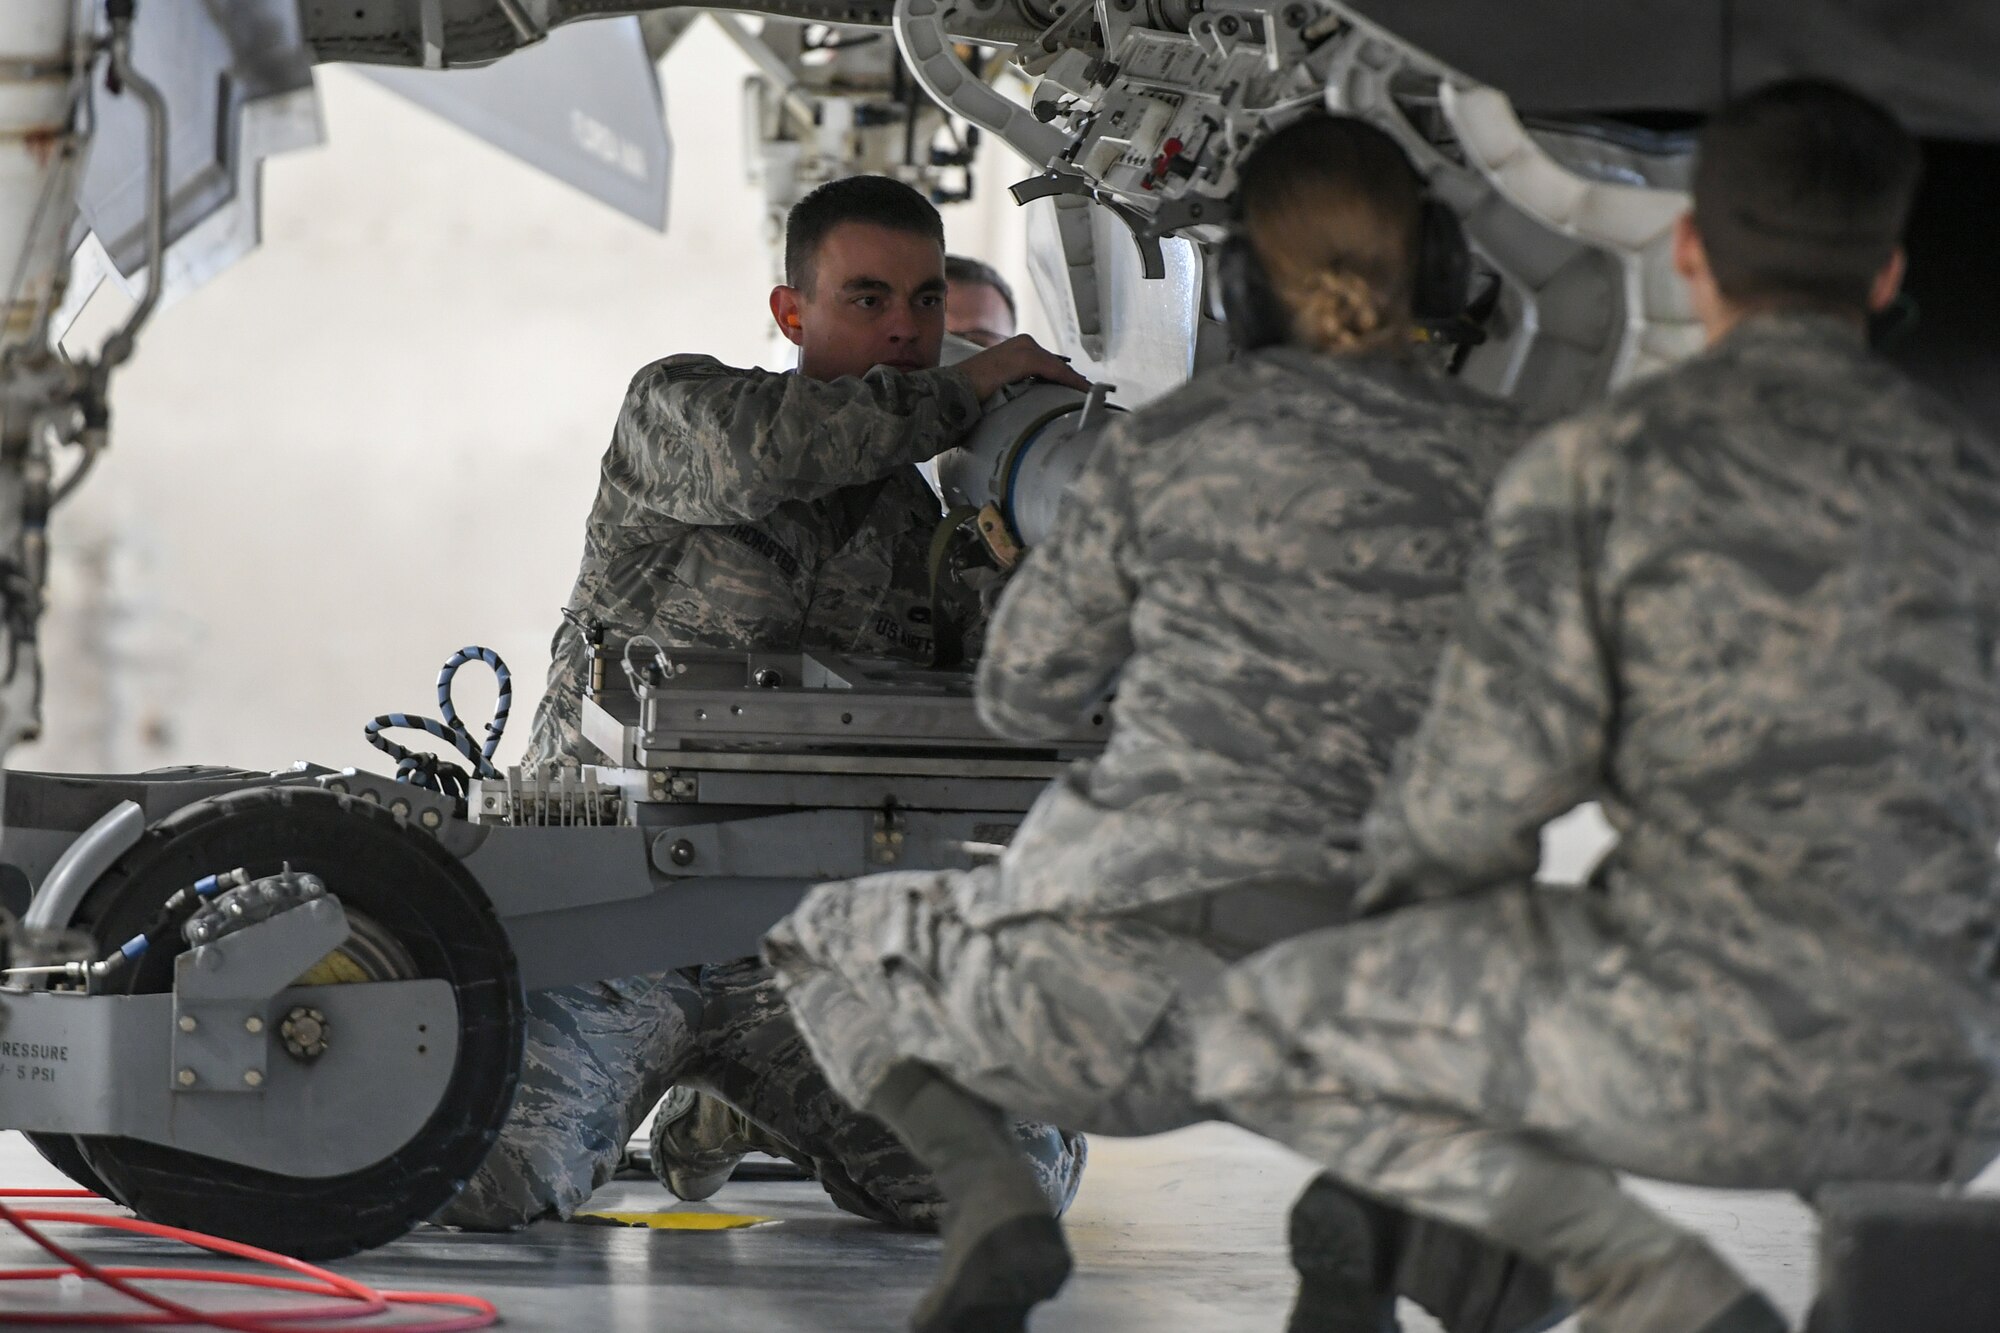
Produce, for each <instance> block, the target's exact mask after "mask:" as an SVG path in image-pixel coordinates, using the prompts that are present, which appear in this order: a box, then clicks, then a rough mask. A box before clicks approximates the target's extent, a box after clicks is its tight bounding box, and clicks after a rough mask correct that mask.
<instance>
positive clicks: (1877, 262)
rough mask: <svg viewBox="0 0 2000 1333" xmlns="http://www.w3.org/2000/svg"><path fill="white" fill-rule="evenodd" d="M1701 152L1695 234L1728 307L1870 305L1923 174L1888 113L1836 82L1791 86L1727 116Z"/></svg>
mask: <svg viewBox="0 0 2000 1333" xmlns="http://www.w3.org/2000/svg"><path fill="white" fill-rule="evenodd" d="M1698 151H1699V155H1698V157H1697V159H1696V162H1695V172H1694V224H1695V230H1696V231H1698V232H1700V233H1701V240H1702V248H1703V249H1704V250H1705V251H1706V252H1707V254H1708V264H1709V270H1710V271H1711V272H1712V273H1713V274H1714V275H1715V283H1716V286H1717V288H1719V289H1720V290H1721V292H1722V294H1723V295H1724V296H1725V297H1728V298H1729V299H1730V300H1732V301H1737V302H1743V303H1770V302H1777V303H1782V304H1799V305H1814V306H1828V307H1834V308H1839V309H1843V310H1846V309H1865V308H1866V307H1867V304H1868V295H1869V291H1870V288H1871V287H1872V286H1873V284H1874V279H1875V275H1876V274H1877V273H1880V272H1881V271H1882V266H1883V265H1884V264H1886V263H1888V262H1889V259H1890V257H1891V256H1892V255H1894V254H1895V252H1896V247H1897V245H1898V244H1899V243H1900V242H1901V240H1902V235H1903V224H1904V222H1905V221H1907V220H1908V218H1909V215H1910V203H1911V201H1912V199H1913V198H1914V197H1915V195H1916V191H1917V177H1918V175H1919V174H1920V173H1921V171H1922V166H1923V163H1922V155H1921V153H1920V151H1919V150H1918V148H1917V142H1916V140H1915V139H1913V138H1911V137H1910V134H1909V132H1908V131H1907V130H1905V129H1904V128H1903V127H1902V126H1901V125H1899V124H1897V122H1896V118H1895V117H1894V116H1893V115H1891V114H1890V113H1889V112H1888V110H1886V109H1885V108H1883V107H1881V106H1879V105H1877V104H1876V103H1874V102H1872V101H1870V100H1869V99H1868V98H1866V97H1863V96H1862V95H1861V94H1859V93H1857V92H1854V91H1852V90H1851V89H1848V88H1843V87H1841V86H1840V85H1839V84H1836V83H1829V82H1827V81H1825V80H1821V79H1787V80H1785V81H1783V82H1780V83H1774V84H1771V85H1769V86H1767V87H1765V88H1761V89H1759V90H1758V91H1756V92H1754V93H1750V94H1749V95H1747V96H1745V97H1742V98H1739V99H1738V100H1736V101H1734V102H1731V103H1730V104H1729V105H1728V106H1726V107H1724V108H1723V109H1722V110H1721V111H1719V112H1717V113H1716V114H1715V115H1714V116H1713V117H1712V118H1711V119H1710V120H1709V122H1708V124H1707V125H1706V126H1705V127H1704V128H1703V129H1702V132H1701V139H1700V144H1699V150H1698Z"/></svg>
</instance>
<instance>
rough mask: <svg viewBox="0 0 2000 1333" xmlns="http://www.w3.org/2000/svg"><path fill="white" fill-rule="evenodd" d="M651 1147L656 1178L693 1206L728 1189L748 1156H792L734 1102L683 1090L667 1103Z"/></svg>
mask: <svg viewBox="0 0 2000 1333" xmlns="http://www.w3.org/2000/svg"><path fill="white" fill-rule="evenodd" d="M650 1142H651V1145H652V1153H653V1175H654V1177H655V1178H656V1179H657V1180H658V1181H659V1182H660V1183H661V1184H662V1185H665V1186H666V1187H667V1189H668V1191H669V1192H670V1193H672V1195H673V1196H674V1197H675V1198H676V1199H681V1200H684V1201H686V1202H688V1203H699V1202H701V1201H702V1200H703V1199H706V1198H709V1197H710V1196H712V1195H713V1194H714V1193H715V1192H716V1191H717V1190H719V1189H721V1188H722V1187H723V1186H724V1185H726V1184H728V1183H729V1177H730V1176H731V1175H732V1174H733V1173H734V1172H735V1170H736V1166H737V1163H739V1162H741V1161H742V1160H743V1158H744V1156H745V1154H747V1153H753V1152H764V1153H770V1154H771V1155H773V1156H776V1157H782V1156H785V1155H787V1154H786V1149H785V1145H784V1144H782V1143H780V1142H778V1141H777V1139H776V1138H775V1137H774V1136H772V1135H770V1134H768V1133H766V1132H765V1131H764V1129H763V1128H762V1127H761V1126H759V1125H758V1124H757V1123H756V1122H755V1121H753V1120H751V1119H750V1118H749V1117H748V1116H746V1115H744V1114H743V1113H742V1112H741V1111H739V1110H737V1109H736V1108H735V1107H733V1106H731V1105H730V1104H729V1103H728V1102H725V1101H721V1100H719V1099H718V1098H715V1097H710V1096H708V1095H706V1094H704V1093H700V1092H696V1091H695V1090H694V1089H693V1088H687V1087H678V1086H677V1087H673V1088H669V1089H668V1090H667V1095H666V1096H665V1097H664V1098H662V1099H661V1101H660V1109H659V1112H658V1113H657V1114H656V1115H655V1116H654V1117H653V1132H652V1136H651V1139H650Z"/></svg>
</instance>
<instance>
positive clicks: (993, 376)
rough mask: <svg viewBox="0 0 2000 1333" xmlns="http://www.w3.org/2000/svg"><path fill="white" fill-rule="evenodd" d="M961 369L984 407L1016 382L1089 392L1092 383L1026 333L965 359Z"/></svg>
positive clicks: (959, 366)
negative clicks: (1044, 381) (1042, 383)
mask: <svg viewBox="0 0 2000 1333" xmlns="http://www.w3.org/2000/svg"><path fill="white" fill-rule="evenodd" d="M958 368H959V369H960V370H962V371H964V372H965V377H966V378H967V379H969V380H971V381H972V387H973V389H974V391H976V392H977V393H978V394H979V401H980V402H982V403H983V402H985V401H986V400H987V399H988V398H991V397H992V396H993V395H994V394H996V393H998V392H999V391H1000V390H1001V389H1003V388H1005V387H1006V386H1007V385H1009V384H1012V383H1014V382H1015V381H1017V380H1047V381H1049V382H1050V383H1051V384H1063V385H1067V386H1068V387H1070V388H1072V389H1082V390H1085V391H1086V392H1087V391H1088V390H1089V388H1090V381H1089V380H1087V379H1085V378H1084V377H1083V376H1081V375H1079V374H1077V373H1076V372H1075V371H1074V370H1071V369H1070V366H1069V362H1068V361H1065V360H1064V359H1063V358H1062V357H1059V356H1057V355H1056V354H1055V353H1054V352H1051V351H1049V350H1048V349H1047V348H1046V347H1043V346H1042V345H1041V344H1040V343H1038V342H1036V341H1035V340H1034V339H1033V338H1031V337H1029V336H1028V335H1027V334H1025V333H1019V334H1016V335H1014V336H1013V337H1012V338H1009V339H1007V340H1006V341H1005V342H1000V343H995V344H994V345H993V346H991V347H989V348H987V349H986V350H985V351H983V352H980V353H979V354H978V355H976V356H969V357H967V358H965V360H963V361H961V362H959V363H958Z"/></svg>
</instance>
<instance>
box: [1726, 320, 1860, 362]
mask: <svg viewBox="0 0 2000 1333" xmlns="http://www.w3.org/2000/svg"><path fill="white" fill-rule="evenodd" d="M1800 343H1808V344H1813V345H1816V346H1821V347H1829V348H1837V349H1839V350H1842V351H1849V352H1862V351H1866V350H1867V348H1868V326H1867V325H1866V324H1865V323H1863V322H1862V321H1860V320H1858V319H1854V318H1851V317H1849V316H1846V315H1832V314H1826V313H1824V312H1822V311H1815V310H1765V311H1759V312H1756V313H1753V314H1749V315H1745V316H1744V317H1743V318H1742V319H1741V320H1739V321H1738V322H1737V324H1736V327H1735V328H1733V329H1731V330H1730V331H1729V332H1728V333H1726V334H1724V335H1723V336H1722V338H1721V339H1720V340H1719V341H1718V342H1717V343H1716V347H1717V348H1718V349H1720V348H1725V347H1726V348H1730V349H1732V350H1733V349H1736V348H1742V347H1757V346H1767V345H1772V344H1794V345H1796V344H1800Z"/></svg>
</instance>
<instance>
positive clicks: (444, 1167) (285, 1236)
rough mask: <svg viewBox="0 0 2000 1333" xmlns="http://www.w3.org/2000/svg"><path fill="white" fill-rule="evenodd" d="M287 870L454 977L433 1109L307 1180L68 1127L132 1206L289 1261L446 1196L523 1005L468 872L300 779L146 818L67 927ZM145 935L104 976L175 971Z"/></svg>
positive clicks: (379, 814) (497, 930)
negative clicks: (453, 1042)
mask: <svg viewBox="0 0 2000 1333" xmlns="http://www.w3.org/2000/svg"><path fill="white" fill-rule="evenodd" d="M285 862H289V863H290V864H291V866H292V868H293V869H294V870H297V871H301V872H310V873H312V874H315V875H318V876H319V877H320V878H321V879H323V880H325V881H326V885H327V889H328V891H329V892H331V893H332V894H333V895H334V896H335V897H336V898H338V899H340V901H341V902H342V903H343V904H344V905H349V906H352V907H353V908H354V909H355V910H356V911H359V912H364V913H366V914H367V915H368V916H370V917H372V918H374V919H375V921H376V922H377V923H378V924H380V925H381V926H382V927H384V928H385V929H386V930H388V931H389V932H390V933H392V934H393V935H394V936H395V937H396V939H397V940H398V941H399V942H401V943H402V945H403V947H404V948H406V949H407V950H408V951H409V953H410V955H411V957H412V959H413V960H414V961H415V962H416V965H417V970H418V973H419V974H420V975H421V976H424V977H434V978H440V979H443V980H445V981H449V982H450V983H451V984H452V988H453V991H454V993H455V996H456V998H457V1001H458V1013H459V1033H458V1059H457V1062H456V1064H455V1065H454V1067H453V1070H452V1075H451V1081H450V1082H449V1083H448V1084H447V1086H446V1090H445V1095H444V1097H443V1099H442V1100H441V1101H440V1103H439V1105H438V1108H437V1110H436V1111H435V1112H434V1113H433V1114H432V1115H431V1117H430V1119H429V1120H428V1121H427V1122H426V1123H425V1125H424V1127H423V1128H422V1129H421V1130H420V1131H418V1133H417V1134H416V1136H415V1137H414V1138H412V1139H411V1140H410V1141H409V1142H408V1143H405V1144H404V1145H403V1146H402V1147H401V1148H400V1149H398V1150H397V1151H396V1152H395V1153H393V1154H391V1155H390V1156H389V1157H387V1158H384V1159H383V1160H382V1161H379V1162H377V1163H375V1164H374V1165H372V1166H369V1167H366V1168H364V1169H362V1170H360V1171H355V1172H352V1173H350V1174H348V1175H344V1176H334V1177H329V1178H325V1179H308V1178H304V1177H297V1176H285V1175H279V1174H276V1173H273V1172H268V1171H260V1170H257V1169H255V1168H252V1167H247V1166H240V1165H237V1164H235V1163H232V1162H224V1161H219V1160H217V1159H215V1158H210V1157H202V1156H199V1155H197V1154H194V1153H190V1152H185V1151H182V1150H180V1149H177V1148H167V1147H162V1146H160V1145H158V1144H152V1143H144V1142H141V1141H139V1140H137V1139H128V1138H114V1137H102V1136H79V1137H78V1138H77V1140H76V1142H77V1143H78V1144H79V1145H80V1146H81V1148H82V1150H83V1155H84V1158H85V1160H86V1162H87V1163H88V1165H89V1166H90V1167H91V1169H92V1170H93V1171H95V1172H96V1174H97V1175H98V1176H99V1177H100V1179H101V1180H102V1181H103V1183H104V1184H105V1185H106V1186H108V1187H109V1189H110V1190H111V1191H113V1192H114V1195H115V1197H116V1198H118V1199H120V1200H122V1201H123V1202H124V1203H125V1204H126V1205H127V1206H129V1207H131V1208H132V1209H133V1210H134V1211H136V1212H137V1213H138V1214H139V1215H140V1216H141V1217H144V1218H146V1219H148V1220H150V1221H154V1222H163V1223H166V1224H168V1225H171V1226H178V1227H187V1228H190V1229H192V1230H195V1231H203V1232H208V1233H210V1234H212V1235H217V1236H225V1237H228V1238H229V1239H231V1240H238V1241H243V1242H246V1243H248V1244H251V1245H260V1246H263V1247H264V1248H266V1249H271V1250H276V1251H278V1252H280V1253H283V1254H289V1255H293V1256H295V1257H297V1258H300V1259H337V1258H340V1257H341V1256H343V1255H348V1254H353V1253H356V1252H357V1251H360V1250H368V1249H373V1248H374V1247H376V1246H378V1245H385V1244H387V1243H388V1242H390V1241H392V1240H395V1239H396V1238H397V1237H399V1236H401V1235H403V1234H404V1233H406V1232H408V1231H409V1230H410V1229H411V1228H412V1227H414V1226H416V1225H417V1224H418V1223H420V1222H422V1221H424V1220H425V1219H426V1218H428V1217H430V1216H431V1214H433V1213H435V1212H436V1211H437V1210H438V1209H439V1208H441V1207H443V1206H444V1204H445V1202H446V1201H447V1200H449V1199H450V1198H451V1196H452V1195H454V1194H456V1193H457V1192H458V1190H459V1189H460V1188H461V1187H463V1185H464V1183H465V1181H466V1180H467V1179H468V1178H469V1177H470V1176H471V1174H472V1173H473V1171H475V1170H476V1169H478V1166H479V1164H480V1162H482V1161H483V1160H485V1157H486V1153H487V1151H488V1149H490V1148H491V1147H492V1145H493V1141H494V1140H495V1139H496V1138H497V1137H498V1136H499V1132H500V1127H501V1125H502V1124H503V1123H504V1122H505V1120H506V1118H507V1112H508V1110H509V1109H510V1108H511V1107H512V1105H513V1100H514V1088H515V1085H516V1083H517V1082H518V1081H519V1078H520V1071H521V1028H522V1020H523V1015H524V1011H525V1005H524V997H523V995H522V991H521V981H520V976H519V973H518V972H517V971H516V969H515V965H514V954H513V951H512V949H511V948H510V947H509V946H508V942H507V934H506V931H505V930H504V929H502V927H501V925H500V921H499V918H498V917H497V916H495V915H494V912H493V908H492V905H491V904H490V903H489V902H488V901H487V898H486V895H485V893H484V891H482V890H481V889H480V887H479V884H478V881H476V880H475V879H474V878H473V877H472V875H471V873H470V872H469V871H467V870H466V869H465V867H464V866H463V865H461V864H460V863H459V861H458V859H457V858H456V857H454V856H452V855H451V854H450V853H449V852H447V851H445V850H444V848H442V847H440V846H439V845H438V843H437V841H436V839H434V838H432V837H431V836H430V835H428V834H426V833H424V832H422V831H420V830H418V829H415V828H412V827H410V826H409V825H407V824H406V823H405V822H404V821H403V820H401V819H398V818H397V817H395V816H394V815H391V814H390V813H389V812H387V811H386V810H383V809H381V808H380V807H379V806H375V805H371V804H368V803H366V802H362V801H358V800H355V799H353V798H351V797H347V796H341V795H336V794H334V793H332V792H327V791H323V790H320V789H318V788H309V787H295V786H283V787H262V788H257V789H254V790H251V791H243V792H232V793H230V794H228V795H224V796H217V797H212V798H210V799H208V800H205V801H198V802H196V803H194V804H192V805H189V806H186V807H184V808H182V809H180V810H177V811H175V812H174V813H173V814H171V815H169V816H168V817H167V818H165V819H163V820H161V821H160V822H159V823H157V824H155V825H154V826H153V827H152V828H150V829H148V830H146V833H145V835H144V836H143V837H142V838H141V840H140V841H139V843H138V845H136V846H135V847H133V848H132V850H131V851H130V852H128V853H126V855H125V856H124V857H122V858H120V860H119V861H118V863H117V864H116V865H114V866H113V867H112V868H111V870H110V871H109V872H107V873H106V874H105V876H104V877H103V878H102V879H100V880H99V881H98V883H97V884H96V885H95V886H93V887H92V889H91V891H90V893H89V894H88V895H87V896H86V897H85V899H84V901H83V903H82V905H81V907H80V909H79V911H78V918H79V921H78V924H84V925H88V926H89V927H90V928H91V929H92V930H93V931H94V932H95V933H96V934H97V935H98V936H99V937H100V938H103V939H124V938H127V937H129V935H130V934H132V933H133V932H135V931H137V930H140V929H142V928H143V927H144V926H145V925H146V924H147V922H148V921H149V920H150V919H151V917H152V916H153V914H154V913H155V912H156V911H157V910H158V908H159V906H160V904H161V903H162V902H164V901H165V900H166V899H167V897H168V896H169V895H171V894H173V893H174V892H175V891H177V890H179V889H181V888H183V887H185V886H186V885H189V884H192V883H194V881H196V880H197V879H199V878H201V877H202V876H204V875H209V874H214V873H217V872H219V871H224V870H229V869H233V868H235V867H237V866H242V867H244V868H245V869H247V870H248V871H249V872H250V873H251V875H253V876H258V875H267V874H275V873H277V872H278V870H279V869H280V868H281V866H282V865H283V864H284V863H285ZM184 947H185V946H183V945H181V943H180V941H179V939H178V938H176V939H175V940H174V941H173V945H172V947H168V948H160V947H155V948H154V949H153V950H151V951H150V952H148V953H147V954H146V955H144V956H143V957H142V958H141V959H140V960H139V963H138V964H137V965H136V966H134V967H133V968H131V969H130V970H128V971H127V972H125V973H123V974H121V975H120V976H119V977H117V978H115V984H114V987H113V988H114V989H118V988H122V989H123V991H124V992H125V993H127V994H151V993H157V992H161V991H166V990H169V989H171V988H172V985H173V959H174V957H175V956H176V955H177V954H178V953H179V952H181V951H182V950H183V949H184Z"/></svg>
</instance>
